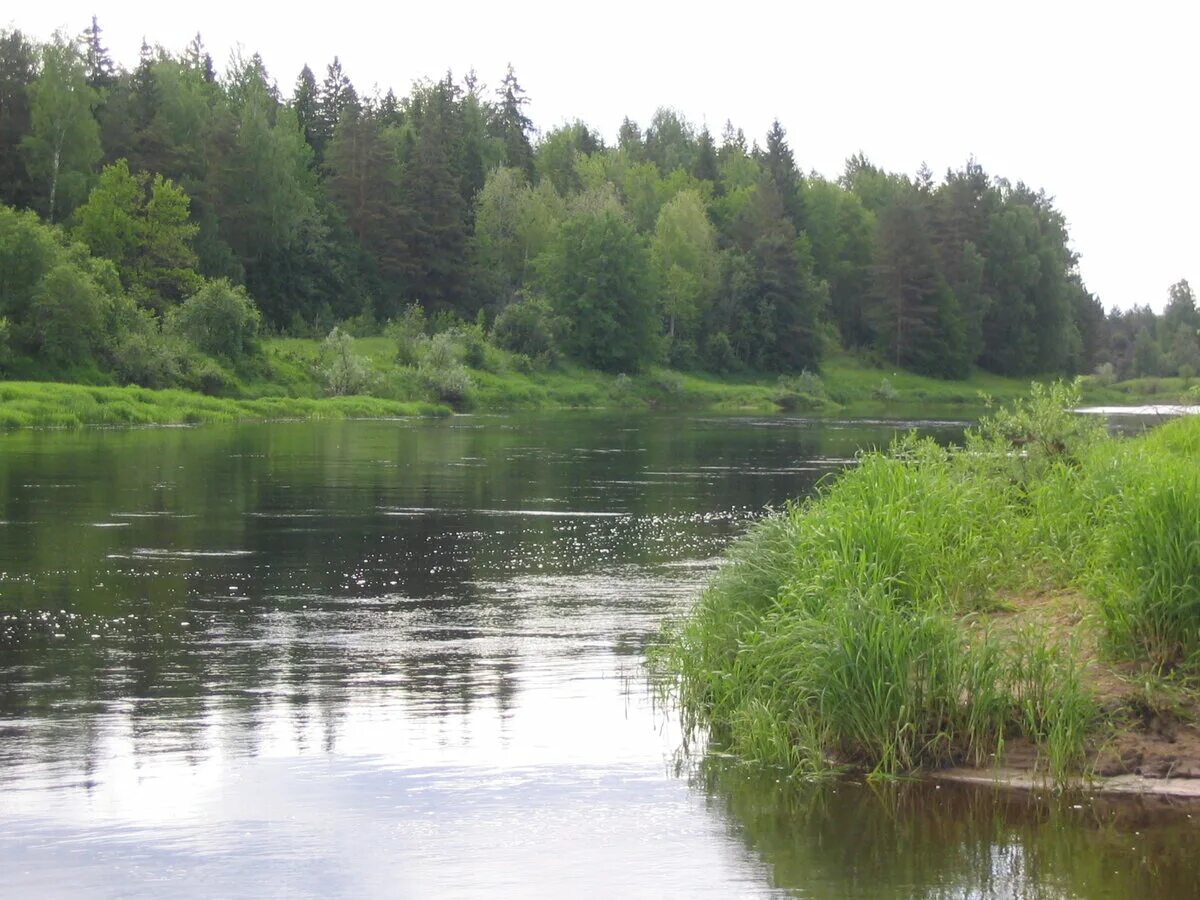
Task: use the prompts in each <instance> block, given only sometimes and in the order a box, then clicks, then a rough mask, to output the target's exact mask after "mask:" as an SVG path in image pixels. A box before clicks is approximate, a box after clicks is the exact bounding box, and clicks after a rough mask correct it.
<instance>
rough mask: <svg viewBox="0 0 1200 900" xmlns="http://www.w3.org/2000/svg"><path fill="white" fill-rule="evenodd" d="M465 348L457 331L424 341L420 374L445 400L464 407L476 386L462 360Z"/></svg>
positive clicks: (419, 364) (429, 387) (418, 366)
mask: <svg viewBox="0 0 1200 900" xmlns="http://www.w3.org/2000/svg"><path fill="white" fill-rule="evenodd" d="M463 355H464V351H463V348H462V345H461V344H460V343H459V341H458V335H457V334H456V333H455V332H451V331H443V332H442V333H441V334H436V335H434V336H433V337H432V338H429V339H427V340H426V341H425V344H424V350H423V353H422V354H421V361H420V363H418V365H417V373H418V374H419V375H420V377H421V380H422V381H423V382H424V384H425V386H426V387H427V388H428V389H429V390H430V391H431V392H432V393H433V395H434V396H435V397H436V398H437V399H438V400H441V401H442V402H443V403H450V404H453V405H455V406H461V405H462V404H463V403H465V402H466V400H467V398H468V396H469V395H470V393H471V388H472V387H473V385H472V382H471V376H470V375H469V374H468V373H467V369H466V367H465V366H464V365H463V363H462V359H463Z"/></svg>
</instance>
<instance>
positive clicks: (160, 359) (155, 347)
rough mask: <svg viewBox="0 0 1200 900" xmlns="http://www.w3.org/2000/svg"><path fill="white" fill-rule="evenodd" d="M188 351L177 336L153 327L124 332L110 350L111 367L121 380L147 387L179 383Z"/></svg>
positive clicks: (169, 385)
mask: <svg viewBox="0 0 1200 900" xmlns="http://www.w3.org/2000/svg"><path fill="white" fill-rule="evenodd" d="M193 352H194V351H193ZM187 355H188V354H187V347H186V346H185V344H184V342H183V341H182V340H181V339H180V338H177V337H174V336H173V335H164V334H162V333H161V332H159V331H158V330H157V329H153V328H152V327H151V328H146V329H140V330H133V331H128V332H126V333H125V334H123V335H122V336H121V337H120V338H118V339H117V341H116V344H115V345H114V347H113V349H112V354H111V356H112V367H113V371H114V373H115V374H116V376H117V378H118V379H119V380H120V381H121V382H122V383H124V384H136V385H139V386H141V387H147V388H166V387H173V386H175V385H179V384H181V383H182V381H183V374H184V371H185V369H186V367H187Z"/></svg>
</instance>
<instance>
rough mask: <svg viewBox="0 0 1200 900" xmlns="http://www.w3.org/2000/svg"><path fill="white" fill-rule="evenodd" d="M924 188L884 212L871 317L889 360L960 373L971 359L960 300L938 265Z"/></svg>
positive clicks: (932, 370) (941, 372) (927, 370)
mask: <svg viewBox="0 0 1200 900" xmlns="http://www.w3.org/2000/svg"><path fill="white" fill-rule="evenodd" d="M923 194H924V192H923V191H922V190H920V189H919V188H918V189H916V190H914V191H912V192H910V193H909V194H908V196H906V197H902V198H900V199H898V200H897V201H896V202H895V203H893V204H892V205H890V206H888V207H887V208H886V209H884V210H883V211H882V212H881V213H880V219H879V230H878V232H877V238H876V252H875V279H874V282H875V284H874V303H873V305H872V308H871V311H870V317H871V320H872V324H873V326H874V331H875V335H876V344H877V346H878V348H879V351H880V353H881V354H882V355H883V357H884V358H885V359H887V360H888V362H889V363H891V364H893V365H895V366H896V367H897V368H907V369H913V370H914V371H918V372H921V373H923V374H926V375H937V376H940V377H943V378H961V377H965V376H966V374H967V373H968V371H969V366H970V361H969V360H968V358H967V355H966V350H965V347H964V345H963V336H962V323H961V319H960V316H959V311H958V306H957V301H956V300H955V298H954V295H953V293H952V292H951V291H950V289H949V286H948V285H947V284H946V282H945V280H944V279H943V278H942V275H941V272H940V270H939V268H938V261H937V255H936V252H935V250H934V247H933V241H932V238H931V235H930V225H929V217H928V208H927V203H928V198H927V197H925V196H923Z"/></svg>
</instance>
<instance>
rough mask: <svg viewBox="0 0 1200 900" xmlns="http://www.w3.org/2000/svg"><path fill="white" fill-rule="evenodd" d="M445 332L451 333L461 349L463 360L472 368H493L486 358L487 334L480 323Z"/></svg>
mask: <svg viewBox="0 0 1200 900" xmlns="http://www.w3.org/2000/svg"><path fill="white" fill-rule="evenodd" d="M447 334H453V335H454V337H455V338H456V339H457V340H458V342H459V344H460V345H461V346H462V349H463V361H464V362H465V363H466V364H467V365H468V366H470V367H471V368H472V369H489V368H493V367H492V366H491V365H490V362H491V360H490V359H489V358H488V340H487V334H486V333H485V332H484V330H483V326H482V325H478V324H475V325H465V326H463V327H462V328H458V329H453V330H451V331H449V332H447Z"/></svg>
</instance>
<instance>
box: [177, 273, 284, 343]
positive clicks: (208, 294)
mask: <svg viewBox="0 0 1200 900" xmlns="http://www.w3.org/2000/svg"><path fill="white" fill-rule="evenodd" d="M167 323H168V326H169V328H170V330H171V331H173V332H174V333H176V334H178V335H181V336H182V337H184V338H186V339H187V340H189V341H191V343H193V344H194V345H195V346H196V347H197V348H199V349H200V350H201V351H202V352H204V353H208V354H210V355H212V356H220V357H223V358H225V359H227V360H229V361H230V362H234V363H236V362H238V361H239V360H241V359H242V358H244V357H246V356H250V355H252V354H254V353H256V352H257V351H258V332H259V328H260V326H261V324H262V316H261V315H260V314H259V311H258V309H257V307H255V305H254V301H253V300H251V299H250V297H249V296H248V295H247V294H246V290H245V288H243V287H241V286H240V285H238V286H235V285H231V284H230V283H229V282H228V281H226V280H225V279H223V278H221V279H218V280H216V281H210V282H209V283H208V284H206V285H205V286H204V287H203V288H201V289H200V290H199V291H197V292H196V293H195V294H193V295H192V296H190V297H188V299H187V300H185V301H184V302H183V304H182V305H181V306H179V307H178V308H176V309H174V310H172V311H171V313H170V315H169V316H168V319H167Z"/></svg>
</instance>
